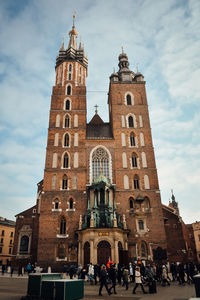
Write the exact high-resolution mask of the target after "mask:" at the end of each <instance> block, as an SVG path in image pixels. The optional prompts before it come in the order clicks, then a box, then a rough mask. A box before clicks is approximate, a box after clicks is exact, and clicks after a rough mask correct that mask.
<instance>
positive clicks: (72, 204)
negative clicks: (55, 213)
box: [69, 198, 74, 209]
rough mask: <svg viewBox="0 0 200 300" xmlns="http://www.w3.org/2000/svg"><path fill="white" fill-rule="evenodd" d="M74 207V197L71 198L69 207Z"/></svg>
mask: <svg viewBox="0 0 200 300" xmlns="http://www.w3.org/2000/svg"><path fill="white" fill-rule="evenodd" d="M73 208H74V201H73V199H72V198H70V199H69V209H73Z"/></svg>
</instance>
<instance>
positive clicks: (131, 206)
mask: <svg viewBox="0 0 200 300" xmlns="http://www.w3.org/2000/svg"><path fill="white" fill-rule="evenodd" d="M133 203H134V199H133V197H130V198H129V206H130V209H133Z"/></svg>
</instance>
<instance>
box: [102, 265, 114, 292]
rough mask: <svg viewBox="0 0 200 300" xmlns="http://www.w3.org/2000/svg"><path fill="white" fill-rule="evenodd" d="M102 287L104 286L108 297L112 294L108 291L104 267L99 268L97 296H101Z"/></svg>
mask: <svg viewBox="0 0 200 300" xmlns="http://www.w3.org/2000/svg"><path fill="white" fill-rule="evenodd" d="M103 286H105V288H106V291H107V292H108V295H109V296H110V295H111V294H112V293H111V292H110V291H109V289H108V285H107V272H106V266H105V265H102V266H101V272H100V287H99V296H103V295H102V293H101V291H102V288H103Z"/></svg>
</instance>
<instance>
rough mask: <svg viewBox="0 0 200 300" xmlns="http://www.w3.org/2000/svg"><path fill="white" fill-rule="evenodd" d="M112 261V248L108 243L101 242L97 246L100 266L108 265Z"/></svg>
mask: <svg viewBox="0 0 200 300" xmlns="http://www.w3.org/2000/svg"><path fill="white" fill-rule="evenodd" d="M109 259H111V246H110V244H109V243H108V242H107V241H101V242H99V243H98V245H97V261H98V264H99V265H102V264H104V265H105V264H106V263H107V262H108V260H109Z"/></svg>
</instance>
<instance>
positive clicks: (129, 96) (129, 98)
mask: <svg viewBox="0 0 200 300" xmlns="http://www.w3.org/2000/svg"><path fill="white" fill-rule="evenodd" d="M126 104H127V105H132V101H131V95H129V94H128V95H126Z"/></svg>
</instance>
